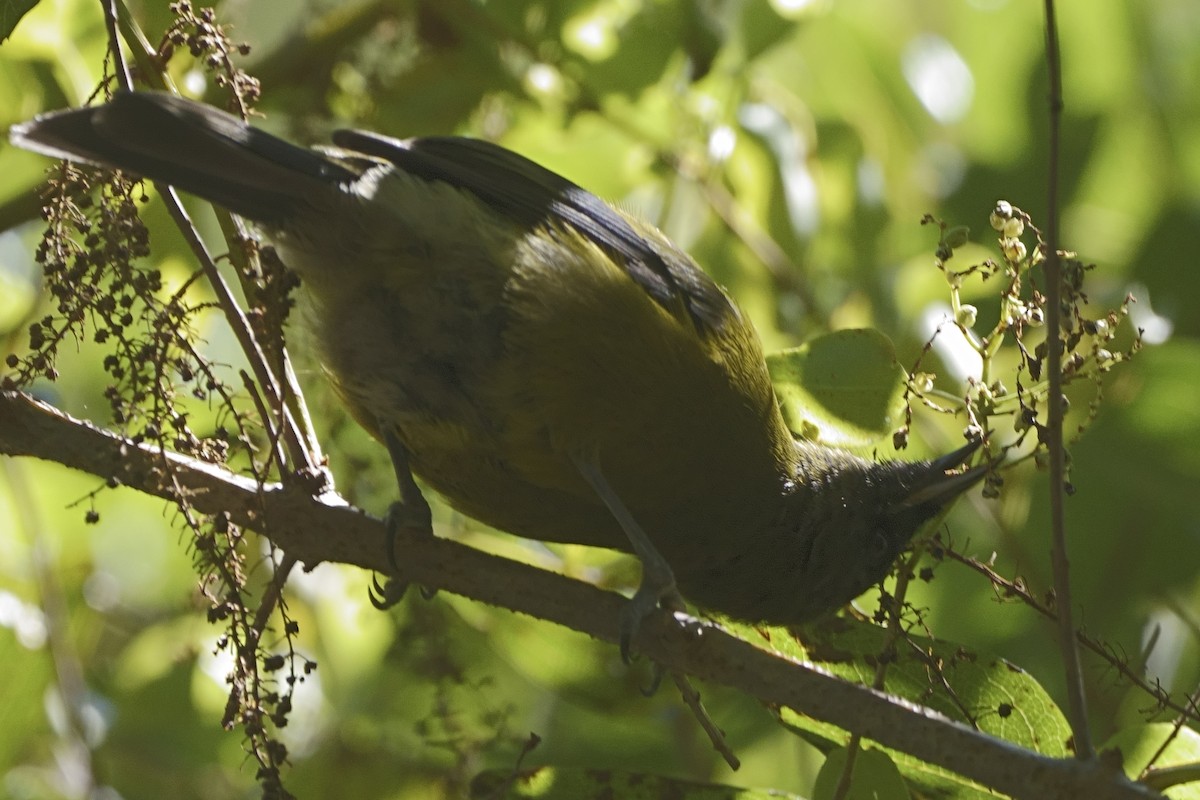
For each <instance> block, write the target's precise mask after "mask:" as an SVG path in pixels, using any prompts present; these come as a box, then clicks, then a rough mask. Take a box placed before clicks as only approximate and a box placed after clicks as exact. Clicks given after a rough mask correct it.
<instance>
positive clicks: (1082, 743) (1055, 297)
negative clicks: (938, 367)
mask: <svg viewBox="0 0 1200 800" xmlns="http://www.w3.org/2000/svg"><path fill="white" fill-rule="evenodd" d="M1045 9H1046V65H1047V68H1048V70H1049V73H1050V142H1049V146H1050V163H1049V166H1048V168H1047V178H1046V180H1047V187H1046V206H1047V208H1046V250H1047V252H1046V298H1047V301H1046V306H1047V308H1046V312H1047V313H1046V329H1047V330H1046V340H1047V346H1048V349H1049V354H1048V356H1047V359H1046V369H1047V372H1049V380H1050V397H1049V398H1048V401H1049V402H1048V414H1047V425H1046V435H1047V438H1048V439H1049V441H1048V442H1047V443H1046V444H1047V445H1048V447H1049V449H1050V525H1051V530H1052V532H1053V537H1054V538H1053V545H1052V548H1051V553H1052V561H1053V566H1054V593H1055V596H1056V597H1057V598H1058V644H1059V648H1060V649H1061V650H1062V659H1063V665H1064V667H1065V668H1066V672H1067V716H1068V718H1069V719H1070V721H1071V732H1072V734H1073V735H1074V740H1075V754H1076V755H1077V756H1078V757H1079V758H1083V759H1090V758H1092V757H1093V756H1095V750H1094V749H1093V747H1092V735H1091V732H1090V731H1089V729H1088V713H1087V699H1086V697H1085V696H1084V690H1083V670H1082V667H1081V665H1080V661H1079V647H1078V646H1077V644H1076V642H1075V622H1074V619H1073V614H1072V611H1073V609H1072V607H1071V576H1070V569H1071V568H1070V561H1069V560H1068V558H1067V532H1066V522H1065V519H1064V513H1063V498H1064V490H1065V486H1066V452H1065V449H1064V444H1063V392H1062V368H1063V366H1062V352H1063V343H1062V303H1061V297H1062V261H1061V259H1060V258H1059V255H1058V156H1059V133H1060V130H1059V129H1060V127H1061V123H1062V108H1063V95H1062V60H1061V57H1060V54H1059V50H1058V24H1057V22H1056V21H1055V14H1054V0H1045Z"/></svg>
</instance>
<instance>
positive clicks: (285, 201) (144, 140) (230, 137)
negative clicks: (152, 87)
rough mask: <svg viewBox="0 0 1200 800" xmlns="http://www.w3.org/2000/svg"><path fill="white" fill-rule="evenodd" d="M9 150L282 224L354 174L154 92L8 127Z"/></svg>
mask: <svg viewBox="0 0 1200 800" xmlns="http://www.w3.org/2000/svg"><path fill="white" fill-rule="evenodd" d="M9 139H10V140H11V141H12V143H13V144H14V145H16V146H18V147H23V148H25V149H28V150H33V151H35V152H39V153H42V154H44V155H48V156H51V157H55V158H66V159H71V160H75V161H86V162H89V163H93V164H99V165H101V166H106V167H114V168H117V169H121V170H125V171H127V172H132V173H136V174H138V175H141V176H143V177H146V178H150V179H151V180H155V181H161V182H164V183H169V184H171V185H173V186H176V187H178V188H180V189H183V190H184V191H187V192H189V193H191V194H195V195H197V196H199V197H202V198H204V199H205V200H209V201H211V202H214V203H217V204H219V205H221V206H224V207H225V208H228V209H229V210H231V211H234V212H235V213H237V214H241V215H242V216H245V217H247V218H249V219H254V220H257V221H260V222H264V223H267V224H274V225H279V224H284V223H286V221H287V220H288V218H289V216H290V215H291V214H292V213H293V212H294V211H295V210H296V207H297V205H298V204H299V203H303V202H305V201H306V200H307V201H311V200H312V199H313V197H312V196H313V194H314V193H323V192H327V191H329V189H330V188H332V187H334V186H336V185H337V184H342V183H347V182H350V181H353V180H354V179H356V178H357V177H358V175H359V172H358V171H355V170H352V169H350V168H349V167H348V166H347V165H346V164H344V163H341V162H338V161H335V160H333V159H330V158H327V157H325V156H323V155H321V154H320V153H317V152H315V151H312V150H308V149H305V148H302V147H297V146H296V145H293V144H290V143H288V142H285V141H284V140H282V139H280V138H278V137H275V136H272V135H271V134H269V133H265V132H263V131H261V130H258V129H256V128H252V127H250V126H249V125H247V124H246V123H245V122H243V121H242V120H240V119H238V118H237V117H234V116H233V115H231V114H226V113H225V112H223V111H219V110H217V109H215V108H212V107H211V106H206V105H203V104H201V103H196V102H193V101H191V100H186V99H183V98H180V97H176V96H174V95H170V94H165V93H162V92H119V93H117V94H116V95H114V96H113V99H112V100H111V101H109V102H108V103H105V104H104V105H99V106H91V107H87V108H77V109H68V110H66V111H56V112H53V113H50V114H43V115H41V116H39V117H36V118H35V119H33V120H31V121H30V122H26V123H24V124H21V125H16V126H14V127H13V128H12V129H11V131H10V133H9Z"/></svg>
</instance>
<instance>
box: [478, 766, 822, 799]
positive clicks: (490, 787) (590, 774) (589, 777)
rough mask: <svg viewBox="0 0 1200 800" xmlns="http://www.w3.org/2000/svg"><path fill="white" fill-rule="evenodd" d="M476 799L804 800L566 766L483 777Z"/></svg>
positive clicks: (488, 773) (774, 793) (641, 774)
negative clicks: (672, 799) (666, 798)
mask: <svg viewBox="0 0 1200 800" xmlns="http://www.w3.org/2000/svg"><path fill="white" fill-rule="evenodd" d="M505 787H507V788H505ZM470 796H471V798H472V800H475V799H476V798H478V799H479V800H482V799H483V798H489V800H490V798H512V799H513V800H517V799H520V798H531V799H532V798H538V800H577V799H578V798H580V797H620V798H622V800H658V798H662V797H674V798H679V800H768V798H770V799H771V800H781V799H782V800H788V799H789V798H791V800H802V798H800V796H799V795H794V794H788V793H786V792H780V791H778V790H774V789H772V790H761V789H741V788H738V787H736V786H722V785H719V784H715V783H697V782H695V781H684V780H678V779H675V778H664V777H662V776H661V775H651V774H648V773H644V772H614V771H612V770H607V769H565V768H562V767H540V768H537V769H531V770H523V771H520V772H517V773H515V774H514V773H513V772H512V771H511V770H488V771H486V772H481V773H479V774H478V775H476V776H475V780H473V781H472V782H471V795H470Z"/></svg>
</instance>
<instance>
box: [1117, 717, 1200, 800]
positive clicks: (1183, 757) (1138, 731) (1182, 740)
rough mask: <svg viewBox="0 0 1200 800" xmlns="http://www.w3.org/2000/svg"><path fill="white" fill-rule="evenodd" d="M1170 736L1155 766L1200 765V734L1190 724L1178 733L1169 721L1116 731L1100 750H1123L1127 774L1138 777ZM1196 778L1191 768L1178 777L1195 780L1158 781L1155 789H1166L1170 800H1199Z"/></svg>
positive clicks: (1160, 768)
mask: <svg viewBox="0 0 1200 800" xmlns="http://www.w3.org/2000/svg"><path fill="white" fill-rule="evenodd" d="M1168 739H1169V740H1170V742H1169V743H1168V744H1167V746H1166V748H1165V749H1163V752H1162V755H1160V756H1158V758H1157V759H1156V760H1155V762H1154V767H1155V769H1158V770H1162V769H1164V768H1166V767H1179V766H1187V765H1192V766H1194V765H1196V764H1200V733H1197V732H1196V731H1194V730H1192V729H1191V728H1187V727H1185V728H1181V729H1180V730H1179V731H1178V732H1176V731H1175V726H1174V725H1173V724H1171V723H1169V722H1154V723H1150V724H1146V725H1135V726H1133V727H1131V728H1125V729H1124V730H1120V731H1117V733H1116V734H1114V735H1113V737H1112V738H1111V739H1109V740H1108V741H1107V742H1105V743H1104V746H1103V747H1102V748H1101V749H1102V750H1108V749H1110V748H1116V749H1118V750H1120V751H1121V756H1122V758H1123V762H1124V763H1123V766H1124V769H1125V774H1127V775H1129V777H1131V778H1136V777H1138V775H1139V774H1140V773H1141V772H1142V770H1144V769H1145V768H1146V765H1147V764H1149V763H1150V759H1151V758H1154V756H1155V754H1156V753H1158V751H1159V748H1160V747H1162V745H1163V742H1167V740H1168ZM1160 777H1165V776H1161V775H1160ZM1195 777H1196V770H1195V769H1192V770H1190V771H1189V772H1188V774H1187V775H1183V774H1181V775H1180V777H1179V780H1180V781H1186V780H1188V779H1191V781H1192V782H1190V783H1180V784H1179V785H1173V782H1170V781H1164V782H1162V783H1156V784H1155V788H1156V789H1159V790H1160V791H1163V790H1166V791H1167V794H1168V796H1169V797H1170V798H1171V800H1200V782H1197V781H1196V780H1195Z"/></svg>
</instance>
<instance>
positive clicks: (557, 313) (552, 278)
mask: <svg viewBox="0 0 1200 800" xmlns="http://www.w3.org/2000/svg"><path fill="white" fill-rule="evenodd" d="M11 140H12V142H13V143H14V144H16V145H17V146H20V147H24V148H27V149H30V150H35V151H37V152H40V153H43V154H46V155H50V156H54V157H61V158H68V159H73V160H78V161H85V162H90V163H93V164H99V165H102V166H107V167H113V168H117V169H121V170H125V171H128V172H131V173H134V174H136V175H141V176H144V177H147V178H150V179H152V180H155V181H161V182H164V183H167V184H171V185H174V186H177V187H178V188H180V189H183V190H185V191H187V192H191V193H193V194H195V195H198V196H200V197H202V198H204V199H206V200H209V201H211V202H213V203H216V204H218V205H221V206H224V207H226V208H228V209H229V210H231V211H233V212H235V213H237V214H239V215H241V216H244V217H247V218H249V219H251V220H254V221H256V222H257V223H258V224H259V226H260V227H261V229H262V232H263V234H264V235H265V236H266V237H267V238H268V239H269V240H270V241H271V242H272V243H274V244H275V246H276V247H277V249H278V250H279V252H280V254H281V255H282V257H283V259H284V261H285V263H286V264H288V265H289V266H290V267H291V268H293V269H294V270H295V271H296V272H297V273H298V274H299V275H300V277H301V281H302V284H303V287H304V289H305V290H306V291H307V294H308V297H309V298H310V300H311V305H312V312H311V314H310V315H309V316H308V319H309V324H310V325H311V326H312V328H313V337H312V338H313V340H314V341H315V342H316V343H317V344H318V345H319V347H320V349H321V360H322V363H323V365H324V367H325V369H326V370H327V371H328V373H329V376H330V377H331V379H332V381H333V385H334V387H335V388H336V391H337V393H338V394H339V395H340V396H341V398H342V399H343V400H344V401H345V403H346V405H347V407H348V408H349V410H350V412H351V414H352V415H353V416H354V418H355V419H356V420H358V422H359V423H360V424H362V426H363V427H364V428H365V429H366V430H367V431H369V432H370V434H371V435H372V436H373V437H375V438H376V439H378V440H380V441H381V442H383V443H384V444H386V445H387V446H388V449H389V451H390V453H391V455H392V458H393V462H394V463H395V464H396V467H397V474H398V477H399V480H400V484H401V497H402V498H403V499H402V503H403V504H402V505H398V506H396V507H395V508H394V509H393V512H392V513H391V514H389V519H390V520H391V521H392V522H393V524H395V521H396V520H398V519H403V518H405V516H406V515H409V516H410V517H411V515H412V514H413V513H415V514H416V516H417V517H418V518H420V517H421V516H422V515H423V514H427V507H426V506H424V501H423V500H422V499H421V498H420V495H419V493H417V492H415V491H414V489H415V487H414V486H413V484H412V479H411V477H410V473H409V470H410V469H411V473H412V474H415V475H416V476H418V477H419V478H420V479H421V480H423V481H424V482H425V483H426V484H427V485H428V486H430V487H432V488H433V489H435V490H437V491H438V492H439V493H440V494H442V495H443V496H444V497H445V498H446V499H447V500H448V501H449V503H450V504H451V505H452V506H454V507H455V508H457V509H459V510H460V511H462V512H463V513H465V514H467V515H469V516H471V517H474V518H476V519H478V520H480V521H481V522H485V523H487V524H488V525H492V526H494V527H496V528H499V529H502V530H506V531H509V532H512V533H514V534H517V535H520V536H524V537H528V538H530V539H540V540H544V541H551V542H571V543H578V544H585V545H593V546H597V547H607V548H613V549H616V550H622V551H626V552H632V553H634V554H636V555H637V557H638V558H639V559H640V561H641V564H642V579H641V584H640V586H639V587H638V589H637V592H636V593H635V594H634V596H633V599H632V601H631V602H630V603H629V604H628V605H627V607H626V610H625V612H624V614H623V617H622V625H621V645H622V653H623V654H624V655H626V656H628V652H629V644H630V640H631V638H632V637H633V636H634V634H635V632H636V630H637V627H638V624H639V622H640V621H641V620H642V619H643V618H644V617H645V616H646V615H647V614H649V613H651V612H653V611H654V609H655V608H657V607H658V605H659V604H660V602H662V603H664V605H666V606H668V607H669V608H678V607H679V605H680V604H679V594H682V596H683V597H684V598H687V599H688V600H690V601H692V602H694V603H695V604H697V605H698V606H700V607H702V608H705V609H709V610H712V611H716V612H722V613H724V614H727V615H729V616H731V617H735V618H738V619H743V620H751V621H758V622H767V623H785V624H790V623H800V622H805V621H807V620H811V619H813V618H815V617H817V616H819V615H821V614H823V613H826V612H829V611H831V610H834V609H837V608H839V607H841V606H843V605H844V604H846V603H847V602H849V601H850V600H852V599H853V598H854V597H856V596H857V595H859V594H860V593H861V592H863V591H865V590H866V589H867V588H869V587H870V586H871V585H872V584H874V583H876V582H878V581H879V580H881V579H882V578H883V577H884V575H885V574H886V573H887V571H888V570H889V568H890V565H891V564H892V562H893V561H894V559H895V558H896V556H897V555H898V554H899V552H900V551H901V550H902V549H903V548H904V547H905V545H906V544H907V542H908V541H909V540H910V538H911V537H912V536H913V535H914V533H915V532H916V531H917V530H918V528H920V527H921V525H922V524H923V523H925V522H926V521H927V520H929V519H931V518H932V517H934V516H935V515H936V514H937V513H938V512H939V511H940V510H941V509H942V508H943V507H944V506H945V505H946V504H947V503H949V502H950V501H951V500H952V499H954V498H955V497H956V496H958V495H959V494H960V493H961V492H962V491H964V490H965V489H966V488H967V487H969V486H970V485H971V484H972V483H974V482H975V481H976V480H977V479H978V478H979V477H980V476H981V475H982V471H983V470H982V468H975V469H972V470H965V471H953V470H955V468H957V467H959V466H960V465H962V464H963V463H964V462H965V461H966V460H967V459H968V458H969V456H970V455H971V453H972V452H973V451H974V449H975V447H976V445H975V444H969V445H967V446H966V447H963V448H962V449H960V450H958V451H956V452H954V453H951V454H949V455H948V456H945V457H943V458H941V459H938V460H934V461H916V462H898V461H890V462H882V463H877V462H873V461H869V460H866V459H863V458H859V457H857V456H854V455H851V454H849V453H846V452H842V451H839V450H834V449H830V448H827V447H823V446H820V445H816V444H812V443H807V442H804V441H797V440H796V439H795V438H794V437H793V436H792V434H791V433H790V432H789V431H788V429H787V427H786V426H785V425H784V421H783V418H782V416H781V415H780V411H779V408H778V405H777V403H776V399H775V395H774V393H773V391H772V388H771V383H770V380H769V378H768V375H767V368H766V365H765V363H764V360H763V353H762V347H761V345H760V343H759V340H758V336H757V335H756V333H755V331H754V328H753V326H752V325H751V323H750V320H749V319H748V318H747V317H746V315H745V314H743V313H742V312H741V311H740V310H739V309H738V307H737V306H736V305H735V304H734V303H733V301H732V300H730V298H729V297H728V296H727V295H726V294H725V292H724V291H722V290H721V289H720V288H719V287H718V286H717V285H716V284H715V283H714V282H713V281H712V280H711V279H710V278H709V277H708V276H707V275H705V273H704V272H703V271H701V270H700V268H699V267H697V266H696V264H695V262H693V261H692V259H691V258H689V257H688V256H687V254H685V253H684V252H682V251H681V250H680V249H679V248H677V247H676V246H675V245H674V244H672V243H671V242H670V241H669V240H668V239H667V238H666V237H665V236H663V235H662V234H661V233H660V232H658V231H657V230H655V229H654V228H652V227H650V226H648V225H646V224H644V223H641V222H639V221H637V220H635V219H634V218H632V217H631V216H629V215H627V214H624V213H622V212H621V211H619V210H617V209H615V208H613V207H612V206H610V205H608V204H606V203H604V202H603V201H601V200H599V199H598V198H596V197H595V196H594V195H592V194H590V193H588V192H586V191H584V190H583V189H581V188H580V187H578V186H576V185H575V184H573V183H571V182H570V181H568V180H566V179H565V178H562V177H560V176H559V175H556V174H555V173H553V172H550V171H548V170H546V169H544V168H542V167H540V166H538V165H537V164H534V163H533V162H531V161H529V160H527V159H525V158H523V157H521V156H519V155H517V154H515V153H512V152H510V151H508V150H505V149H504V148H501V147H498V146H496V145H494V144H490V143H488V142H484V141H478V140H474V139H467V138H457V137H429V138H417V139H403V140H402V139H392V138H388V137H386V136H380V135H378V134H374V133H368V132H364V131H354V130H341V131H337V132H336V133H334V134H333V144H334V146H333V147H322V148H317V149H314V150H310V149H305V148H301V147H297V146H295V145H292V144H289V143H287V142H285V141H283V140H281V139H279V138H276V137H274V136H271V135H269V134H267V133H264V132H262V131H260V130H257V129H255V128H253V127H251V126H249V125H247V124H246V123H244V122H243V121H241V120H240V119H237V118H235V117H233V116H231V115H229V114H226V113H224V112H222V111H219V110H217V109H215V108H212V107H210V106H206V105H202V104H200V103H196V102H192V101H189V100H184V99H180V98H178V97H174V96H171V95H167V94H159V93H118V94H116V95H115V96H114V97H113V98H112V100H111V101H109V102H108V103H106V104H104V105H99V106H95V107H90V108H80V109H74V110H66V111H60V112H56V113H51V114H47V115H44V116H40V117H38V118H36V119H34V120H33V121H31V122H28V123H25V124H22V125H18V126H16V127H14V128H13V129H12V131H11ZM400 557H401V558H402V557H403V554H400Z"/></svg>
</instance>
